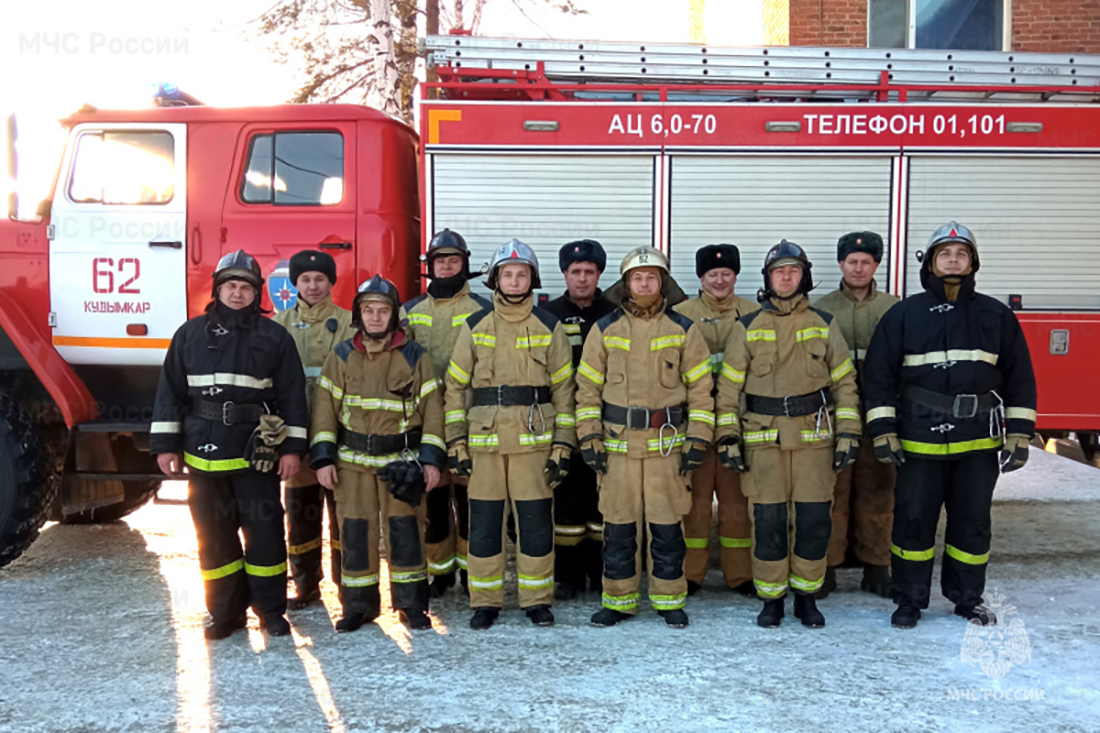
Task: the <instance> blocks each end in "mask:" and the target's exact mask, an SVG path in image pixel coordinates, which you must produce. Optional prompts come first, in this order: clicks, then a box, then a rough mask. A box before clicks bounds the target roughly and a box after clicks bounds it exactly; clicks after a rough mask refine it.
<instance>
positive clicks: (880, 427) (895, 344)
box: [865, 269, 1036, 458]
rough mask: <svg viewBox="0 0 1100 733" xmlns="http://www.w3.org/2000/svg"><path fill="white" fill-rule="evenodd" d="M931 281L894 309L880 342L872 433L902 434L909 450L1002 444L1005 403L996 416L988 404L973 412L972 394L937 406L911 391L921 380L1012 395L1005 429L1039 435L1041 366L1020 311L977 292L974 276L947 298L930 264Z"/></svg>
mask: <svg viewBox="0 0 1100 733" xmlns="http://www.w3.org/2000/svg"><path fill="white" fill-rule="evenodd" d="M921 284H922V285H924V289H925V292H923V293H920V294H918V295H913V296H910V297H908V298H906V299H905V300H903V301H901V302H900V303H898V304H897V305H896V306H894V307H893V308H891V309H890V310H889V311H887V312H886V315H884V316H883V318H882V320H881V321H880V322H879V326H878V329H876V331H875V335H874V338H873V339H872V340H871V348H870V349H869V350H868V352H867V375H866V382H865V383H866V403H867V421H868V422H867V429H868V432H870V433H871V435H873V436H875V437H878V436H880V435H885V434H888V433H896V434H897V435H898V438H899V439H900V440H901V446H902V448H904V449H905V451H906V452H908V453H913V454H915V455H919V456H921V457H922V458H951V457H954V456H959V455H963V454H967V453H972V452H974V451H988V450H995V449H997V448H1000V446H1001V445H1002V443H1003V440H1002V435H1001V431H1002V416H1001V415H1000V411H999V410H994V412H993V413H992V414H991V412H990V410H989V409H981V408H979V409H977V410H976V411H975V412H974V414H972V415H971V414H970V412H971V411H970V409H969V407H971V406H973V401H972V400H971V399H970V398H968V397H963V398H962V400H956V404H957V405H958V407H959V408H960V409H958V410H952V411H950V412H941V411H938V410H934V409H930V408H929V407H928V405H927V404H918V402H917V401H916V400H915V399H914V396H913V395H912V394H911V393H910V394H907V388H908V387H918V388H923V389H926V390H931V391H932V392H936V393H939V394H941V395H946V396H948V397H954V396H957V395H976V396H978V397H983V396H988V397H986V399H987V400H988V399H993V400H994V402H996V403H997V404H998V405H999V404H1000V403H1001V402H1002V401H1003V408H1004V415H1003V424H1004V432H1006V433H1013V434H1019V435H1026V436H1028V437H1031V436H1032V435H1034V433H1035V417H1036V414H1035V406H1036V392H1035V374H1034V372H1033V371H1032V368H1031V354H1030V353H1029V352H1028V348H1027V342H1026V341H1025V340H1024V334H1023V332H1022V331H1021V329H1020V324H1019V321H1017V320H1016V314H1015V313H1013V312H1012V311H1011V310H1010V309H1009V308H1008V306H1006V305H1004V304H1003V303H1001V302H999V301H997V300H995V299H993V298H990V297H989V296H987V295H982V294H981V293H977V292H974V276H973V275H972V274H971V275H968V276H966V277H965V278H964V279H963V281H962V283H961V284H960V286H959V291H958V295H957V296H956V299H955V300H954V301H949V300H948V299H947V296H946V294H945V292H944V286H943V282H942V280H941V279H940V278H938V277H936V276H935V275H933V274H932V273H929V272H926V270H925V269H922V271H921ZM968 402H969V403H970V404H969V405H968V404H966V403H968ZM955 412H958V413H960V414H959V415H956V414H954V413H955ZM967 415H969V416H967Z"/></svg>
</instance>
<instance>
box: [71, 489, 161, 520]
mask: <svg viewBox="0 0 1100 733" xmlns="http://www.w3.org/2000/svg"><path fill="white" fill-rule="evenodd" d="M159 488H160V481H155V480H150V481H124V482H123V490H124V491H125V492H126V498H124V499H123V500H122V501H120V502H118V503H117V504H108V505H107V506H101V507H97V508H95V509H89V510H88V511H85V512H79V513H77V514H69V515H67V516H66V517H64V518H63V519H62V520H61V523H62V524H108V523H110V522H117V521H118V520H120V519H122V518H123V517H125V516H126V515H128V514H132V513H134V512H136V511H137V510H138V509H141V508H142V507H143V506H145V504H146V503H147V502H148V501H149V500H150V499H152V498H153V494H155V493H157V489H159Z"/></svg>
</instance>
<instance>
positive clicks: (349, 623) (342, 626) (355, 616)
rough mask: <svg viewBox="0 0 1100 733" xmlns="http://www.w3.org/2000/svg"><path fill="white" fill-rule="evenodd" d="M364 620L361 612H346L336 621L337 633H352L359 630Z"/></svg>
mask: <svg viewBox="0 0 1100 733" xmlns="http://www.w3.org/2000/svg"><path fill="white" fill-rule="evenodd" d="M364 620H365V619H364V618H363V614H361V613H345V614H344V616H343V618H341V619H340V620H339V621H337V622H336V633H337V634H350V633H351V632H353V631H358V630H359V629H360V628H362V626H363V621H364Z"/></svg>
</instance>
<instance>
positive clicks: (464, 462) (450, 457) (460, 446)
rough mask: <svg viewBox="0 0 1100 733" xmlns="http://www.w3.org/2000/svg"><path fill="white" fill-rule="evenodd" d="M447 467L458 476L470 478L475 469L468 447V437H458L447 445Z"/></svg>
mask: <svg viewBox="0 0 1100 733" xmlns="http://www.w3.org/2000/svg"><path fill="white" fill-rule="evenodd" d="M447 468H449V469H451V473H453V474H455V475H456V476H465V477H467V478H469V476H470V472H471V471H473V470H474V462H473V461H472V460H470V451H469V450H467V449H466V439H465V438H456V439H455V440H452V441H451V444H450V445H448V446H447Z"/></svg>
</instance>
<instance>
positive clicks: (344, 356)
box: [332, 339, 355, 362]
mask: <svg viewBox="0 0 1100 733" xmlns="http://www.w3.org/2000/svg"><path fill="white" fill-rule="evenodd" d="M332 350H333V351H335V352H336V355H337V356H338V357H340V359H341V361H344V362H346V361H347V360H348V357H349V356H351V352H353V351H355V347H354V346H352V345H351V339H347V340H345V341H341V342H340V343H338V344H336V346H335V347H333V349H332Z"/></svg>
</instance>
